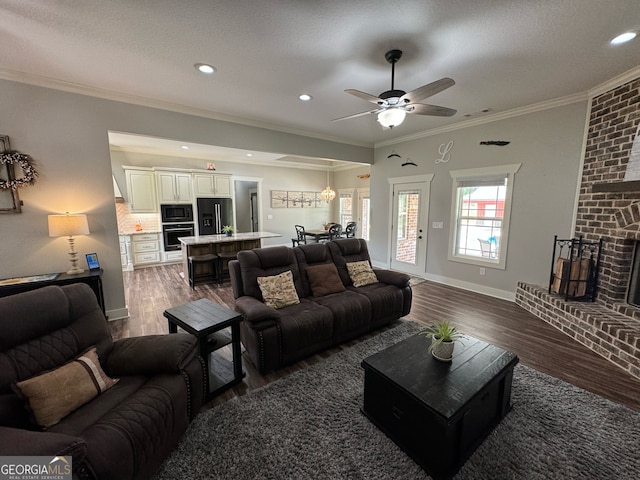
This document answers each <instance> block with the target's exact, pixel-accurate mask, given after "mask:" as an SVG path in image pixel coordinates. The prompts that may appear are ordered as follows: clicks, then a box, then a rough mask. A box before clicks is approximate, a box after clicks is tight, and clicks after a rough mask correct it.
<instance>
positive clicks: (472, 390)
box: [362, 335, 518, 479]
mask: <svg viewBox="0 0 640 480" xmlns="http://www.w3.org/2000/svg"><path fill="white" fill-rule="evenodd" d="M430 342H431V340H430V339H428V338H426V337H425V336H424V335H414V336H412V337H409V338H407V339H405V340H403V341H401V342H399V343H397V344H396V345H393V346H392V347H389V348H387V349H386V350H383V351H381V352H378V353H376V354H374V355H371V356H370V357H368V358H365V359H364V360H363V361H362V367H363V368H364V371H365V380H364V405H363V407H362V412H363V413H364V414H365V415H366V416H367V417H368V418H369V419H370V420H371V421H372V422H373V423H374V424H376V426H377V427H378V428H380V430H382V431H383V432H384V433H386V434H387V435H388V436H389V437H390V438H391V439H392V440H393V441H394V442H395V443H396V444H397V445H398V446H399V447H400V448H402V450H404V451H405V452H406V453H407V454H408V455H409V456H410V457H411V458H413V459H414V460H415V461H416V462H417V463H418V464H420V466H422V468H424V469H425V470H426V471H427V472H428V473H429V474H430V475H431V476H432V477H434V478H436V479H441V478H451V477H452V476H453V475H454V474H455V473H456V472H457V471H458V470H459V468H460V467H461V466H462V465H463V464H464V462H465V461H466V460H467V458H469V456H470V455H471V454H472V453H473V451H474V450H475V449H476V448H477V447H478V445H480V443H482V441H483V440H484V438H485V437H486V436H487V435H488V434H489V433H490V432H491V430H492V429H493V428H494V427H495V426H496V425H497V424H498V423H499V422H500V420H501V419H502V418H503V417H504V416H505V415H506V414H507V413H508V412H509V410H510V409H511V380H512V378H513V368H514V367H515V365H516V364H517V363H518V357H517V356H516V355H514V354H513V353H510V352H507V351H506V350H503V349H501V348H499V347H496V346H495V345H490V344H488V343H485V342H483V341H481V340H478V339H476V338H473V337H469V336H465V337H464V338H463V339H462V342H457V343H456V346H455V349H454V353H453V360H452V361H451V362H441V361H439V360H436V359H435V358H433V357H432V355H431V353H430V352H429V350H428V348H429V344H430Z"/></svg>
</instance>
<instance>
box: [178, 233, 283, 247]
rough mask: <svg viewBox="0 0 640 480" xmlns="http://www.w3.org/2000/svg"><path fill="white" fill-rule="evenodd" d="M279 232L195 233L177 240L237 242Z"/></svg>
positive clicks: (195, 243)
mask: <svg viewBox="0 0 640 480" xmlns="http://www.w3.org/2000/svg"><path fill="white" fill-rule="evenodd" d="M281 236H282V235H280V234H279V233H271V232H247V233H234V234H233V235H231V236H229V235H226V234H222V235H196V236H195V237H180V238H178V240H179V241H180V243H182V244H183V245H206V244H208V243H226V242H239V241H242V240H258V239H261V238H276V237H281Z"/></svg>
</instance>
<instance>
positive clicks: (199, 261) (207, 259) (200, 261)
mask: <svg viewBox="0 0 640 480" xmlns="http://www.w3.org/2000/svg"><path fill="white" fill-rule="evenodd" d="M207 263H209V264H211V273H205V274H202V273H201V274H196V272H195V270H196V267H197V266H198V265H205V264H207ZM188 268H189V286H190V287H191V288H193V286H194V285H195V283H196V279H201V278H206V277H213V279H214V280H215V279H216V278H217V276H218V255H216V254H215V253H207V254H205V255H192V256H191V257H189V258H188Z"/></svg>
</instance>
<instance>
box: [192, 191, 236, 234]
mask: <svg viewBox="0 0 640 480" xmlns="http://www.w3.org/2000/svg"><path fill="white" fill-rule="evenodd" d="M197 201H198V234H199V235H215V234H217V233H222V227H223V226H225V225H233V201H232V200H231V199H230V198H198V200H197Z"/></svg>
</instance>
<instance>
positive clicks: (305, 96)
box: [298, 93, 313, 102]
mask: <svg viewBox="0 0 640 480" xmlns="http://www.w3.org/2000/svg"><path fill="white" fill-rule="evenodd" d="M298 98H299V99H300V100H302V101H303V102H308V101H309V100H311V99H312V98H313V97H312V96H311V95H307V94H306V93H303V94H302V95H300V96H299V97H298Z"/></svg>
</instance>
